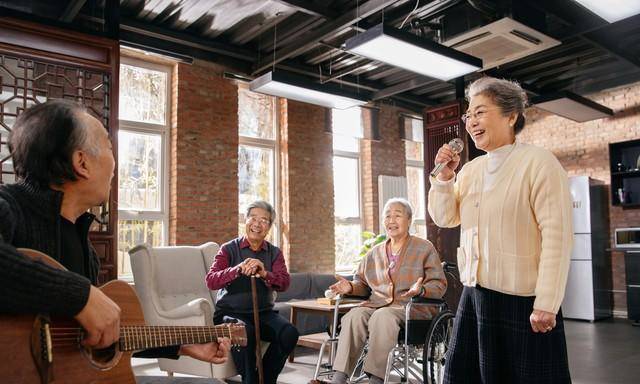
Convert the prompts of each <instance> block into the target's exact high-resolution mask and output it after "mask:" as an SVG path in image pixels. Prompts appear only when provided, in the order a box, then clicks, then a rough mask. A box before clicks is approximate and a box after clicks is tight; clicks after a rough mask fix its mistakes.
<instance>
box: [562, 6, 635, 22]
mask: <svg viewBox="0 0 640 384" xmlns="http://www.w3.org/2000/svg"><path fill="white" fill-rule="evenodd" d="M575 1H576V2H578V3H580V4H581V5H582V6H583V7H585V8H587V9H588V10H590V11H591V12H593V13H595V14H596V15H598V16H600V17H602V18H603V19H605V20H607V21H608V22H610V23H615V22H616V21H618V20H622V19H626V18H627V17H630V16H633V15H637V14H638V13H640V1H638V0H606V1H605V0H575Z"/></svg>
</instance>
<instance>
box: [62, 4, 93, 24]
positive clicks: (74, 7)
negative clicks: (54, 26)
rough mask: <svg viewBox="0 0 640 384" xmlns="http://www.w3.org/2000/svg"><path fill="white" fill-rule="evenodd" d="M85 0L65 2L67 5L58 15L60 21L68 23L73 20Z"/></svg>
mask: <svg viewBox="0 0 640 384" xmlns="http://www.w3.org/2000/svg"><path fill="white" fill-rule="evenodd" d="M86 2H87V0H72V1H69V2H68V3H67V7H66V8H65V9H64V11H62V14H61V15H60V18H59V19H60V21H63V22H65V23H70V22H72V21H73V19H75V18H76V16H77V15H78V12H80V10H81V9H82V7H83V6H84V3H86Z"/></svg>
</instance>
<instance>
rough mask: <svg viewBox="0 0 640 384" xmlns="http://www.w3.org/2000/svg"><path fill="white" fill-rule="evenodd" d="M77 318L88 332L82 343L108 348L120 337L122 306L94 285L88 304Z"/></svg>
mask: <svg viewBox="0 0 640 384" xmlns="http://www.w3.org/2000/svg"><path fill="white" fill-rule="evenodd" d="M75 319H76V320H77V321H78V323H80V325H81V326H82V328H84V330H85V332H86V335H85V337H84V340H82V345H85V346H88V347H94V348H106V347H108V346H110V345H111V344H113V343H115V342H116V341H118V338H119V337H120V307H119V306H118V304H116V303H115V302H113V300H111V299H110V298H109V297H107V295H105V294H104V293H102V291H101V290H100V289H98V288H96V287H94V286H93V285H92V286H91V290H90V291H89V299H88V300H87V304H85V306H84V308H82V310H81V311H80V312H79V313H78V314H77V315H76V316H75Z"/></svg>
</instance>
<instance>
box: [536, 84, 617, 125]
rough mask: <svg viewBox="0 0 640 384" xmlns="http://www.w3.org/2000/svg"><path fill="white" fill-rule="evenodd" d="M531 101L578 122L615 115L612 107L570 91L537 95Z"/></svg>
mask: <svg viewBox="0 0 640 384" xmlns="http://www.w3.org/2000/svg"><path fill="white" fill-rule="evenodd" d="M531 103H532V104H533V105H534V106H535V107H537V108H540V109H544V110H545V111H549V112H552V113H555V114H556V115H560V116H562V117H565V118H567V119H570V120H573V121H576V122H578V123H584V122H585V121H589V120H596V119H602V118H603V117H608V116H612V115H613V111H612V110H611V109H610V108H607V107H605V106H604V105H602V104H598V103H596V102H595V101H591V100H589V99H587V98H584V97H582V96H580V95H576V94H575V93H572V92H569V91H563V92H560V93H555V94H552V95H544V96H537V97H534V98H533V99H532V100H531Z"/></svg>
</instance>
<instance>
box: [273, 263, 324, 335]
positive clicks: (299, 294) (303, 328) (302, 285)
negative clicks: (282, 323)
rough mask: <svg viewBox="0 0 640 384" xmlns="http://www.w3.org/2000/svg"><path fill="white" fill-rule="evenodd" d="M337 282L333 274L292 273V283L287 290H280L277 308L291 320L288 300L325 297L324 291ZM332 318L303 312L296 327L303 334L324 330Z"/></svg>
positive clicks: (281, 314) (283, 315)
mask: <svg viewBox="0 0 640 384" xmlns="http://www.w3.org/2000/svg"><path fill="white" fill-rule="evenodd" d="M335 282H336V278H335V277H334V275H333V274H329V273H309V272H298V273H292V274H291V284H290V285H289V289H287V290H286V291H285V292H278V295H277V297H276V305H275V310H277V311H279V314H280V316H282V317H284V318H286V319H287V320H289V316H290V314H291V307H290V306H289V305H287V302H288V301H295V300H309V299H315V298H318V297H324V291H325V290H327V288H329V286H330V285H331V284H333V283H335ZM329 323H330V318H329V317H327V316H323V315H320V314H317V315H316V314H307V313H301V314H299V315H298V319H297V324H296V327H297V328H298V332H300V334H301V335H308V334H311V333H318V332H324V331H326V330H327V327H328V326H329Z"/></svg>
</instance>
